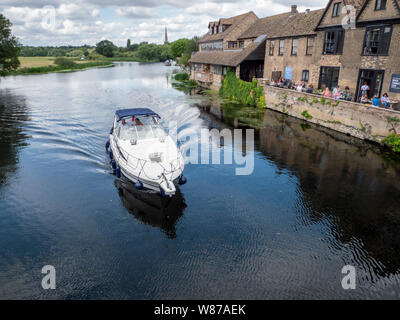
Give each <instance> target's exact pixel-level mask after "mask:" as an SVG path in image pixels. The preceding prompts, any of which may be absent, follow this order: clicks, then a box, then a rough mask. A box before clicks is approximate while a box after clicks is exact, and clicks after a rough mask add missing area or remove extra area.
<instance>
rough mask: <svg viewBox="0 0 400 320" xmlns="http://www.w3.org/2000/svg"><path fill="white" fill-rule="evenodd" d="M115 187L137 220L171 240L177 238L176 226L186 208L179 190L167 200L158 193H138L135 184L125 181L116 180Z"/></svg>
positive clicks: (125, 205)
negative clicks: (159, 230)
mask: <svg viewBox="0 0 400 320" xmlns="http://www.w3.org/2000/svg"><path fill="white" fill-rule="evenodd" d="M115 186H116V188H117V189H118V193H119V195H120V197H121V200H122V203H123V204H124V207H125V208H126V209H127V210H128V211H129V213H131V214H132V215H133V216H134V217H135V218H136V219H138V220H140V221H142V222H143V223H145V224H148V225H150V226H152V227H156V228H160V229H161V230H163V231H164V232H165V234H166V235H167V236H168V238H170V239H174V238H176V236H177V235H176V229H175V225H176V223H177V221H178V219H179V218H180V217H181V216H182V215H183V211H184V209H185V208H186V204H185V200H184V198H183V195H182V193H181V190H180V189H179V188H177V193H176V195H175V196H174V197H173V198H168V199H166V198H163V197H161V195H159V194H158V193H154V192H146V191H138V190H136V188H135V185H134V184H132V183H131V182H129V181H126V180H123V179H117V180H115Z"/></svg>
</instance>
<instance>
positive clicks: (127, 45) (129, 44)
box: [126, 39, 131, 49]
mask: <svg viewBox="0 0 400 320" xmlns="http://www.w3.org/2000/svg"><path fill="white" fill-rule="evenodd" d="M130 47H131V39H128V41H127V42H126V48H127V49H129V48H130Z"/></svg>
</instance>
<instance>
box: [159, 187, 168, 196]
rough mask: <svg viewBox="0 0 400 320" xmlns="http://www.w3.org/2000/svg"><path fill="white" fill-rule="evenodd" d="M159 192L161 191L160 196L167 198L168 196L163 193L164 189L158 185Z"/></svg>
mask: <svg viewBox="0 0 400 320" xmlns="http://www.w3.org/2000/svg"><path fill="white" fill-rule="evenodd" d="M160 193H161V197H163V198H169V196H168V195H166V194H165V191H164V190H163V189H162V188H161V187H160Z"/></svg>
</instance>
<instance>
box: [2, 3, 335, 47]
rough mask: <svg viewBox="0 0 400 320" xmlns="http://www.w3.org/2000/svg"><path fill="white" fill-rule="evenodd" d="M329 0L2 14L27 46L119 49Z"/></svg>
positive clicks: (65, 7)
mask: <svg viewBox="0 0 400 320" xmlns="http://www.w3.org/2000/svg"><path fill="white" fill-rule="evenodd" d="M327 2H328V1H327V0H301V1H300V0H298V1H296V0H220V1H218V0H207V1H195V0H113V1H111V0H69V1H67V0H52V1H50V0H1V2H0V12H1V13H2V14H4V15H5V16H6V17H7V18H8V19H10V20H11V22H13V24H14V25H13V33H14V34H15V35H16V36H17V37H18V39H19V41H20V42H21V43H22V44H24V45H54V46H56V45H82V44H90V45H95V44H96V43H97V42H99V41H101V40H104V39H109V40H111V41H113V42H114V43H115V44H117V45H120V46H122V45H125V44H126V41H127V39H131V41H132V43H136V42H142V41H148V42H155V43H162V42H163V40H164V28H165V27H168V33H169V39H170V41H173V40H176V39H179V38H183V37H186V38H191V37H193V36H196V35H197V36H202V35H203V34H204V33H206V32H207V25H208V22H209V21H214V20H218V19H219V18H222V17H230V16H234V15H238V14H242V13H245V12H248V11H254V12H255V13H256V14H257V15H258V17H260V18H261V17H265V16H269V15H273V14H277V13H282V12H285V11H289V10H290V6H291V5H292V4H296V5H297V6H298V10H299V11H305V9H319V8H322V7H325V5H326V4H327Z"/></svg>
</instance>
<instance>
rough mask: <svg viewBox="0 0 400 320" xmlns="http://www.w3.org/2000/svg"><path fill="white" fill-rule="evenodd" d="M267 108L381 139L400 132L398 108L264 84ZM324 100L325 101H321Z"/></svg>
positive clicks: (364, 137)
mask: <svg viewBox="0 0 400 320" xmlns="http://www.w3.org/2000/svg"><path fill="white" fill-rule="evenodd" d="M264 93H265V101H266V105H267V107H268V108H270V109H272V110H275V111H278V112H282V113H285V114H288V115H290V116H292V117H295V118H299V119H303V120H306V121H309V122H312V123H315V124H318V125H320V126H323V127H326V128H330V129H333V130H336V131H339V132H342V133H345V134H348V135H350V136H353V137H356V138H359V139H365V140H370V141H375V142H378V143H382V140H383V139H384V138H385V137H387V136H388V135H389V134H391V133H393V132H397V133H400V112H399V111H394V110H386V109H383V108H376V107H371V106H365V105H362V104H359V103H354V102H347V101H341V100H334V99H322V97H321V96H318V95H313V94H307V93H301V92H297V91H293V90H288V89H280V88H275V87H270V86H264ZM324 100H325V101H324Z"/></svg>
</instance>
